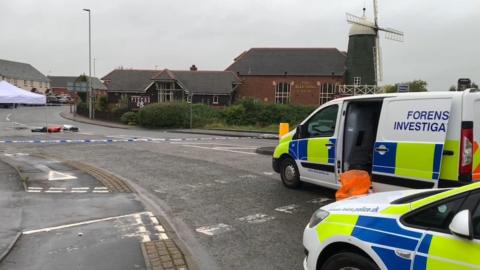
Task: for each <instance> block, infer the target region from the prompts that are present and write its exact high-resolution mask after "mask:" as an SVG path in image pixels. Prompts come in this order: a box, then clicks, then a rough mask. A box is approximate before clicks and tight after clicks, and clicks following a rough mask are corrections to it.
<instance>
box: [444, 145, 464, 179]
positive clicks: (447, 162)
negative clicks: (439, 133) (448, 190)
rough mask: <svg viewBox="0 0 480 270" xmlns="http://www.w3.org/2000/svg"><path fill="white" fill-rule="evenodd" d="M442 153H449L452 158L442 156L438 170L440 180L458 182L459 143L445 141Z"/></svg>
mask: <svg viewBox="0 0 480 270" xmlns="http://www.w3.org/2000/svg"><path fill="white" fill-rule="evenodd" d="M444 151H450V152H451V153H453V155H452V156H449V155H443V157H442V164H441V169H440V179H443V180H453V181H458V171H459V166H460V141H453V140H447V141H445V146H444Z"/></svg>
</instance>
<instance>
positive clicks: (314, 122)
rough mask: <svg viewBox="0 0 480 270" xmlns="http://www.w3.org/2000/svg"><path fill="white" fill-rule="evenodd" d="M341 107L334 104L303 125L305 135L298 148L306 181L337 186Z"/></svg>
mask: <svg viewBox="0 0 480 270" xmlns="http://www.w3.org/2000/svg"><path fill="white" fill-rule="evenodd" d="M339 106H340V104H333V105H330V106H327V107H324V108H322V109H320V110H319V111H317V112H316V113H315V114H314V115H312V116H311V117H310V118H309V119H308V120H307V121H306V122H305V123H303V124H302V127H303V129H304V135H303V138H301V139H299V140H298V144H297V145H298V146H297V147H298V151H297V153H298V155H297V157H298V159H297V166H298V168H299V170H300V176H301V178H302V180H304V181H307V182H314V183H316V182H319V181H320V182H326V183H330V184H333V183H336V174H335V161H336V144H337V133H338V132H337V126H338V124H337V122H338V115H339V113H338V112H339Z"/></svg>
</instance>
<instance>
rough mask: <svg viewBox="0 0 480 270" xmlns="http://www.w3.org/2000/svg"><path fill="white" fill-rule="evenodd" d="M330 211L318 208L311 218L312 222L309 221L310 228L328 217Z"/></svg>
mask: <svg viewBox="0 0 480 270" xmlns="http://www.w3.org/2000/svg"><path fill="white" fill-rule="evenodd" d="M328 214H329V213H328V212H327V211H325V210H322V209H318V210H317V211H315V213H313V215H312V217H311V218H310V222H309V223H308V227H309V228H313V227H315V226H317V225H318V223H320V222H322V221H323V220H324V219H326V218H327V217H328Z"/></svg>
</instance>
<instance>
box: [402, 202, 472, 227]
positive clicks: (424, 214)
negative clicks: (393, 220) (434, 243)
mask: <svg viewBox="0 0 480 270" xmlns="http://www.w3.org/2000/svg"><path fill="white" fill-rule="evenodd" d="M464 200H465V196H461V197H456V198H454V199H450V200H444V201H442V202H440V203H436V204H433V205H429V206H427V207H425V208H422V209H420V210H419V211H416V212H414V213H413V214H411V215H408V216H407V217H406V218H405V219H404V222H405V224H406V225H408V226H412V227H419V228H422V229H428V230H432V231H439V232H444V233H449V230H448V225H450V222H451V221H452V218H453V217H454V216H455V214H457V212H458V210H459V209H460V206H461V205H462V203H463V201H464Z"/></svg>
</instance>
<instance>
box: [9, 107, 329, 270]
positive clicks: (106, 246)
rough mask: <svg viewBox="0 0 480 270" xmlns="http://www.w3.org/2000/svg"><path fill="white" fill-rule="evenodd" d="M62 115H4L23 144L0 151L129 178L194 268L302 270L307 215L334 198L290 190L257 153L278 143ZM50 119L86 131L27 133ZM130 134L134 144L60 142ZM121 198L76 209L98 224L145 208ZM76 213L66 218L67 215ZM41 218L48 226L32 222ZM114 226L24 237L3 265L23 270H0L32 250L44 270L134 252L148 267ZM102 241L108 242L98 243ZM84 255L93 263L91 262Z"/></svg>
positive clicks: (33, 111)
mask: <svg viewBox="0 0 480 270" xmlns="http://www.w3.org/2000/svg"><path fill="white" fill-rule="evenodd" d="M66 109H68V107H49V108H48V109H47V110H45V108H43V107H24V108H19V109H16V110H7V109H2V110H0V129H1V130H2V131H1V133H0V134H1V135H0V136H1V137H0V140H7V139H8V140H19V141H20V140H21V141H25V142H23V143H3V144H0V151H1V152H0V154H5V153H7V154H15V153H28V154H35V153H41V154H45V155H48V156H54V157H56V158H58V159H60V160H74V161H81V162H84V163H87V164H90V165H94V166H96V167H99V168H102V169H105V170H107V171H109V172H111V173H112V174H115V175H116V176H119V177H121V178H124V179H128V181H130V182H131V183H132V186H133V188H134V189H135V190H136V191H137V193H138V197H139V198H140V200H141V201H142V203H143V204H145V205H146V206H147V208H148V210H149V211H152V212H153V213H155V214H156V215H159V216H160V218H161V219H162V222H164V223H166V224H168V225H169V226H170V227H171V228H172V229H173V230H174V232H175V234H176V238H177V239H176V240H177V241H178V242H179V244H180V247H181V248H182V250H183V251H184V253H185V254H186V256H188V257H189V258H190V260H191V262H193V265H191V268H197V269H288V270H291V269H302V261H303V247H302V233H303V229H304V227H305V225H306V224H307V222H308V220H309V218H310V216H311V214H312V213H313V212H314V211H315V210H316V209H317V208H318V207H319V206H320V205H322V204H325V203H326V199H331V198H332V196H333V192H332V191H331V190H328V189H322V188H318V187H314V186H311V185H304V186H303V187H302V188H301V189H298V190H291V189H287V188H285V187H284V186H283V185H282V183H281V181H280V180H279V179H280V178H279V175H278V174H276V173H274V172H273V170H272V168H271V157H269V156H264V155H259V154H256V153H255V149H256V148H257V147H263V146H273V145H275V143H276V141H274V140H263V139H251V138H223V139H221V138H219V137H218V136H212V135H198V134H184V133H182V134H180V133H171V132H165V131H159V130H144V129H133V130H124V129H114V128H107V127H100V126H95V125H88V124H81V123H76V122H72V121H69V120H65V119H63V118H61V117H60V116H59V112H61V111H62V110H66ZM46 120H47V121H48V123H49V124H73V125H75V126H77V127H79V129H80V132H78V133H61V134H34V133H31V132H30V130H29V129H25V128H31V127H37V126H43V125H45V121H46ZM22 127H23V128H22ZM129 138H130V139H133V138H135V139H136V141H131V142H108V143H102V142H98V143H80V142H71V143H65V141H64V140H76V139H88V140H105V139H111V140H113V139H129ZM213 138H215V139H213ZM138 139H149V141H141V140H140V141H139V140H138ZM39 140H44V143H41V142H39ZM60 140H63V141H60ZM27 141H29V142H27ZM33 141H35V143H34V142H33ZM46 142H48V143H46ZM76 196H78V198H77V199H78V200H80V201H75V204H87V201H89V200H85V197H83V196H87V195H83V194H78V195H76ZM88 196H92V195H88ZM122 199H128V196H127V197H126V198H122ZM130 199H132V198H130ZM122 202H123V201H122V200H121V199H117V201H115V200H114V199H112V200H110V201H108V204H107V205H108V207H106V208H105V209H102V211H99V210H98V208H96V207H83V208H82V207H81V206H78V205H77V206H78V207H80V208H82V209H81V212H82V213H83V212H84V211H88V209H91V211H94V212H95V211H97V212H98V213H97V214H96V215H95V216H96V218H101V217H108V216H114V215H116V214H128V213H134V212H136V211H143V209H142V207H141V206H139V205H138V203H137V202H135V203H133V204H125V203H122ZM72 203H73V201H72ZM90 203H93V202H90ZM116 203H118V204H117V205H116ZM63 207H64V205H63V203H60V204H55V205H49V204H45V205H39V206H38V207H37V208H38V209H37V210H38V211H30V212H29V213H25V214H24V215H32V216H35V215H38V214H36V213H42V212H43V213H45V212H46V210H47V209H43V208H48V210H49V211H50V212H52V211H53V212H55V211H56V210H58V211H59V212H62V211H64V210H61V209H62V208H63ZM106 209H107V210H106ZM69 211H70V210H69ZM75 211H76V210H73V212H70V213H71V214H70V216H69V217H70V219H72V217H74V216H75ZM114 212H115V214H114ZM52 215H55V214H52ZM63 216H65V215H63ZM73 219H75V218H73ZM27 220H28V226H27V227H28V228H32V229H33V228H42V227H43V226H44V225H48V224H43V223H45V222H44V221H43V219H42V218H39V217H36V218H31V219H28V218H27ZM37 221H38V222H39V223H42V224H36V222H37ZM69 222H70V221H69ZM109 222H114V221H109ZM47 223H48V222H47ZM65 223H67V221H65ZM109 228H112V226H109V225H108V224H103V223H102V224H92V225H88V226H86V227H85V228H84V229H85V231H87V232H90V233H88V237H84V238H82V239H81V241H80V240H78V236H77V235H76V234H78V231H75V230H74V231H72V230H69V231H62V232H61V233H62V237H57V238H55V240H48V235H47V236H46V235H41V236H37V237H38V238H35V237H34V235H32V236H28V237H25V238H23V237H22V240H21V242H20V244H19V245H18V247H15V248H14V250H13V251H12V253H11V254H10V255H9V257H8V258H7V262H8V261H10V262H11V263H12V265H14V264H16V265H17V267H16V268H14V267H11V265H10V266H8V267H5V262H4V263H3V268H2V265H0V269H23V268H22V267H23V266H24V265H25V264H26V263H27V261H28V260H29V255H28V254H32V250H35V249H37V248H38V249H42V248H43V249H44V250H45V252H43V253H42V252H34V253H33V255H32V256H33V257H34V258H35V259H36V260H37V261H42V258H45V259H44V260H47V259H48V260H49V261H50V262H49V263H47V262H46V261H45V262H43V264H42V266H43V267H44V268H42V269H54V267H52V263H51V261H52V260H60V261H61V264H56V266H55V267H58V269H62V267H65V266H66V265H69V263H70V265H71V266H72V265H73V266H79V265H82V263H88V265H89V267H84V268H85V269H87V268H90V269H94V268H95V269H121V268H119V263H118V262H122V257H123V258H128V257H129V256H130V257H131V261H132V264H131V266H132V269H136V268H139V269H142V268H144V266H143V264H142V262H141V260H140V259H139V256H140V255H139V254H137V253H139V251H138V250H136V249H134V248H132V246H131V245H129V244H128V241H131V239H129V238H122V237H120V238H118V239H117V238H115V237H114V236H112V234H114V230H111V229H109ZM82 230H83V229H82ZM109 235H110V236H109ZM45 237H46V239H45ZM99 239H110V240H107V241H103V242H100V240H99ZM75 241H77V242H75ZM78 241H80V242H78ZM49 245H51V246H52V247H57V249H61V248H64V249H65V248H67V247H70V248H71V249H70V250H69V252H70V253H69V254H70V255H69V256H66V257H61V258H60V257H58V256H57V257H56V256H55V253H51V252H54V251H55V250H56V249H53V248H49ZM74 247H76V249H75V248H74ZM72 248H74V249H72ZM128 254H130V255H128ZM76 255H78V257H77V256H76ZM137 255H138V256H137ZM106 257H107V258H108V259H105V258H106ZM78 258H88V262H85V261H82V260H79V259H78ZM116 258H118V262H117V263H115V262H116ZM124 260H125V259H124ZM84 268H82V269H84ZM71 269H77V268H73V267H72V268H71ZM78 269H80V268H78Z"/></svg>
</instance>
